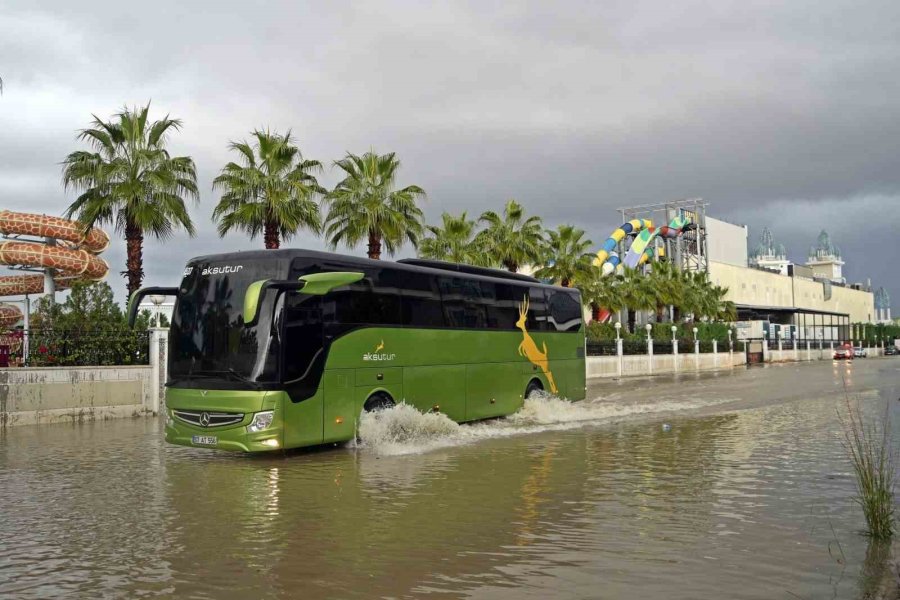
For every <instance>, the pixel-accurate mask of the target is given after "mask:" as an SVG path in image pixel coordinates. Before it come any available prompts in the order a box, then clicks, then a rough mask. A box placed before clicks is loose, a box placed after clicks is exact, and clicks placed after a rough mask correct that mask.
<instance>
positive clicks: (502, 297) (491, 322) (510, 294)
mask: <svg viewBox="0 0 900 600" xmlns="http://www.w3.org/2000/svg"><path fill="white" fill-rule="evenodd" d="M489 285H492V286H493V287H494V291H495V293H494V299H493V302H491V303H490V304H489V305H488V327H490V328H491V329H505V330H512V329H515V328H516V321H518V320H519V304H520V303H521V302H522V298H523V297H524V292H525V289H524V288H521V287H517V286H514V285H509V284H506V283H497V284H489Z"/></svg>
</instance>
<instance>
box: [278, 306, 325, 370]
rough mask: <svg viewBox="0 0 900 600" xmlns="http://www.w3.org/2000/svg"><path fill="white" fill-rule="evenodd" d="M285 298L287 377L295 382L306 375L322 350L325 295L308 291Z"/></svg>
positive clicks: (285, 361) (285, 365) (285, 359)
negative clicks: (317, 294) (309, 293)
mask: <svg viewBox="0 0 900 600" xmlns="http://www.w3.org/2000/svg"><path fill="white" fill-rule="evenodd" d="M284 297H285V301H284V306H285V308H284V316H283V320H284V380H285V381H294V380H297V379H300V378H302V377H303V376H304V375H305V374H306V372H307V370H308V369H309V365H310V363H311V362H312V360H313V358H315V356H316V354H317V353H318V352H319V351H320V350H321V349H322V302H321V298H322V297H321V296H307V295H304V294H285V295H284ZM316 383H318V380H317V381H316Z"/></svg>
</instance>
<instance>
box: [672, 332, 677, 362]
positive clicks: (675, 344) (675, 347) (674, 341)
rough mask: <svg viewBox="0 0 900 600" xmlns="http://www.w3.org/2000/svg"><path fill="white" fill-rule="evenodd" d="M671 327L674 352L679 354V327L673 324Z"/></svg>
mask: <svg viewBox="0 0 900 600" xmlns="http://www.w3.org/2000/svg"><path fill="white" fill-rule="evenodd" d="M671 329H672V354H673V355H676V356H677V355H678V338H676V337H675V336H676V334H677V333H678V328H677V327H676V326H674V325H672V328H671ZM675 360H676V361H677V360H678V359H675ZM676 365H677V362H676Z"/></svg>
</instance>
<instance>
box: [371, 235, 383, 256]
mask: <svg viewBox="0 0 900 600" xmlns="http://www.w3.org/2000/svg"><path fill="white" fill-rule="evenodd" d="M369 258H371V259H372V260H381V236H380V235H378V234H377V233H376V232H374V231H370V232H369Z"/></svg>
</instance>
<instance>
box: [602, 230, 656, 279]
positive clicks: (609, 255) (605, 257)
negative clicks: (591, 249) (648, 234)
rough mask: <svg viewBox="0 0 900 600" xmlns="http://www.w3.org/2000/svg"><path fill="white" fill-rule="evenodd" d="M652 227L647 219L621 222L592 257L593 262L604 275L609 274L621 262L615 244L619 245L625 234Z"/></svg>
mask: <svg viewBox="0 0 900 600" xmlns="http://www.w3.org/2000/svg"><path fill="white" fill-rule="evenodd" d="M652 227H653V222H652V221H650V220H649V219H632V220H631V221H628V222H625V223H622V224H621V225H619V227H618V228H617V229H616V230H615V231H613V232H612V234H611V235H610V236H609V237H608V238H607V239H606V241H605V242H603V247H602V248H601V249H600V251H599V252H597V257H596V258H594V264H595V265H596V266H599V267H600V268H601V272H602V273H603V275H604V276H606V275H609V274H610V273H612V272H613V271H615V270H616V267H618V266H619V264H620V263H621V259H620V258H619V254H618V253H617V252H616V246H618V245H619V242H621V241H622V240H623V239H625V236H627V235H631V234H633V233H636V232H638V231H641V230H645V231H646V230H647V229H650V228H652Z"/></svg>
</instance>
